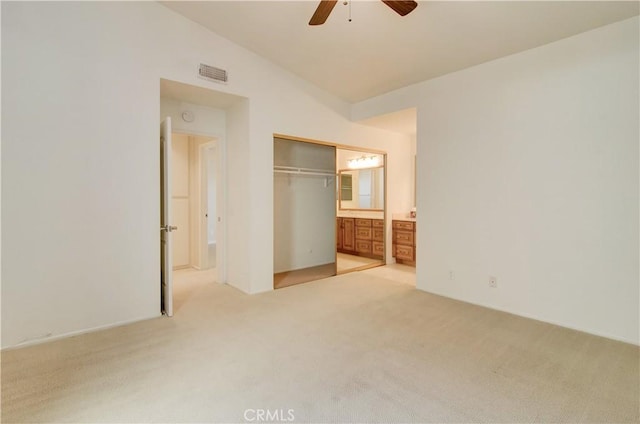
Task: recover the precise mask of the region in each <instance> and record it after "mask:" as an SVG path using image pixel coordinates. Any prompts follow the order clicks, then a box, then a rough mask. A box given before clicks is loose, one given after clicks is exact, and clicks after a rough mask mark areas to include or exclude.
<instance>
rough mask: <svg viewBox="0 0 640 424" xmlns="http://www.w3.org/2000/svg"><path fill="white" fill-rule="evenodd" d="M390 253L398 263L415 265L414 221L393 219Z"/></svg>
mask: <svg viewBox="0 0 640 424" xmlns="http://www.w3.org/2000/svg"><path fill="white" fill-rule="evenodd" d="M391 227H392V235H391V240H392V243H393V244H392V246H391V254H392V256H393V257H394V258H396V262H397V263H399V264H405V265H411V266H416V223H415V222H413V221H400V220H393V221H392V224H391Z"/></svg>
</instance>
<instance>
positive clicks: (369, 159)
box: [347, 156, 380, 169]
mask: <svg viewBox="0 0 640 424" xmlns="http://www.w3.org/2000/svg"><path fill="white" fill-rule="evenodd" d="M347 166H348V167H349V168H350V169H362V168H376V167H378V166H380V156H361V157H359V158H353V159H349V160H348V161H347Z"/></svg>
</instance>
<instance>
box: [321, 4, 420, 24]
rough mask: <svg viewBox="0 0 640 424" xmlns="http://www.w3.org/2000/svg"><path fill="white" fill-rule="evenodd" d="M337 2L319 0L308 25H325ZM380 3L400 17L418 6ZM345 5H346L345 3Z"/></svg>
mask: <svg viewBox="0 0 640 424" xmlns="http://www.w3.org/2000/svg"><path fill="white" fill-rule="evenodd" d="M337 2H338V0H321V1H320V4H319V5H318V8H317V9H316V11H315V13H314V14H313V16H312V17H311V20H310V21H309V25H322V24H323V23H325V22H326V20H327V18H328V17H329V15H330V14H331V11H332V10H333V8H334V7H335V5H336V3H337ZM382 2H383V3H384V4H386V5H387V6H389V7H390V8H391V9H393V10H394V11H395V12H396V13H397V14H398V15H400V16H405V15H408V14H409V13H411V11H413V9H415V8H416V7H417V6H418V3H417V2H415V1H389V0H382ZM345 4H347V3H346V2H345Z"/></svg>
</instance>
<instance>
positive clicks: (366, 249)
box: [356, 240, 371, 255]
mask: <svg viewBox="0 0 640 424" xmlns="http://www.w3.org/2000/svg"><path fill="white" fill-rule="evenodd" d="M356 252H358V253H365V254H367V255H370V254H371V241H369V240H356Z"/></svg>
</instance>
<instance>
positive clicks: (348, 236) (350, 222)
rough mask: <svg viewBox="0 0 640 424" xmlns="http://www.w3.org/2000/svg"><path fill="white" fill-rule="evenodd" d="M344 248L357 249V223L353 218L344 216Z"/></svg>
mask: <svg viewBox="0 0 640 424" xmlns="http://www.w3.org/2000/svg"><path fill="white" fill-rule="evenodd" d="M342 248H343V249H344V250H356V225H355V221H354V219H353V218H342Z"/></svg>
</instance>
